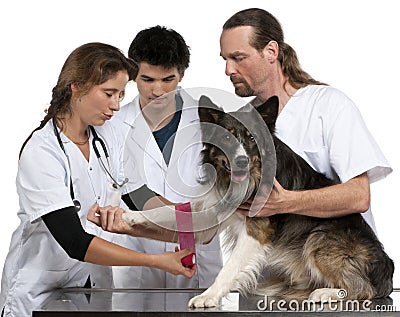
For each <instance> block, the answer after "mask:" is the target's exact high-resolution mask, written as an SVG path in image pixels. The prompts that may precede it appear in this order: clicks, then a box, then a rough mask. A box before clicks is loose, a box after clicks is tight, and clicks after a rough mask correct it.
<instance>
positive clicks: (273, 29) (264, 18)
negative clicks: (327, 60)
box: [222, 8, 325, 89]
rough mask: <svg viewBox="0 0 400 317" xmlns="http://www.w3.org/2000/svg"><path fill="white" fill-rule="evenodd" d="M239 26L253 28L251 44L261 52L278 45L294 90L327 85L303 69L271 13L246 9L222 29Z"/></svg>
mask: <svg viewBox="0 0 400 317" xmlns="http://www.w3.org/2000/svg"><path fill="white" fill-rule="evenodd" d="M239 26H251V27H253V34H252V36H251V37H250V38H249V44H250V45H251V46H252V47H254V48H255V49H256V50H258V51H260V52H261V51H262V50H263V49H264V47H265V46H266V45H267V44H268V43H269V42H270V41H275V42H277V43H278V46H279V53H278V60H279V62H280V65H281V67H282V72H283V74H284V76H285V77H286V78H287V81H288V82H289V83H290V84H291V85H292V86H293V87H294V88H297V89H299V88H302V87H305V86H308V85H325V84H324V83H322V82H320V81H317V80H315V79H314V78H312V77H311V76H310V75H309V74H308V73H307V72H305V71H304V70H303V69H302V68H301V66H300V62H299V60H298V58H297V54H296V51H295V50H294V49H293V48H292V47H291V46H290V45H289V44H287V43H285V40H284V34H283V29H282V26H281V24H280V23H279V21H278V20H277V19H276V18H275V17H274V16H273V15H272V14H271V13H269V12H267V11H265V10H263V9H258V8H251V9H245V10H242V11H239V12H237V13H235V14H234V15H233V16H232V17H230V18H229V19H228V20H227V21H226V22H225V24H224V25H223V27H222V29H223V30H229V29H233V28H236V27H239Z"/></svg>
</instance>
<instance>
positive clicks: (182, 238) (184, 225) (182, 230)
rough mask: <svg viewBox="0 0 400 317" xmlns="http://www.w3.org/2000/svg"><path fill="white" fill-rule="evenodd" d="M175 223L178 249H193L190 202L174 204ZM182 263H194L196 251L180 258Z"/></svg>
mask: <svg viewBox="0 0 400 317" xmlns="http://www.w3.org/2000/svg"><path fill="white" fill-rule="evenodd" d="M175 216H176V223H177V226H178V238H179V245H180V249H181V250H184V249H193V250H195V240H194V232H193V222H192V208H191V207H190V203H189V202H188V203H184V204H180V205H176V206H175ZM181 262H182V265H184V266H186V267H192V266H193V265H194V264H195V263H196V253H195V252H194V253H191V254H189V255H187V256H185V257H184V258H182V260H181Z"/></svg>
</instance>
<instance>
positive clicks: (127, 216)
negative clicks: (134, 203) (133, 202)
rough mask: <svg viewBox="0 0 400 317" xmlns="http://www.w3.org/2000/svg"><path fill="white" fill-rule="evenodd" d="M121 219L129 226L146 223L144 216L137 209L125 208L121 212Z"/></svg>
mask: <svg viewBox="0 0 400 317" xmlns="http://www.w3.org/2000/svg"><path fill="white" fill-rule="evenodd" d="M122 220H123V221H124V222H126V223H127V224H128V225H130V226H134V225H143V224H146V218H145V217H143V216H142V215H141V213H140V212H137V211H131V210H126V211H125V212H124V213H123V214H122Z"/></svg>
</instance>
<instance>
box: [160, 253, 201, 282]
mask: <svg viewBox="0 0 400 317" xmlns="http://www.w3.org/2000/svg"><path fill="white" fill-rule="evenodd" d="M192 253H194V250H193V249H185V250H182V251H179V249H178V248H177V247H176V248H175V252H164V253H161V254H154V267H156V268H159V269H161V270H164V271H166V272H169V273H171V274H174V275H183V276H185V277H187V278H191V277H193V275H194V274H195V273H196V264H194V265H193V266H192V267H190V268H189V267H185V266H183V265H182V262H181V260H182V259H183V258H184V257H185V256H188V255H190V254H192Z"/></svg>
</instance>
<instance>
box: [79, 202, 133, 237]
mask: <svg viewBox="0 0 400 317" xmlns="http://www.w3.org/2000/svg"><path fill="white" fill-rule="evenodd" d="M124 212H125V210H124V209H122V208H119V207H112V206H105V207H100V206H99V205H97V204H95V205H93V206H92V207H91V208H90V209H89V212H88V215H87V219H88V220H89V221H91V222H93V223H94V224H96V225H98V226H99V227H101V228H102V229H103V230H105V231H109V232H113V233H124V234H130V233H131V232H132V230H133V228H132V227H131V226H130V225H128V224H127V223H126V222H124V221H123V220H122V214H123V213H124Z"/></svg>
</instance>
